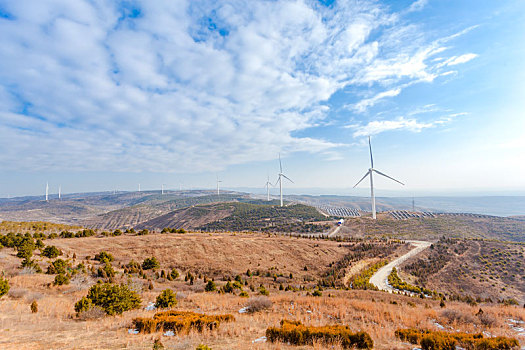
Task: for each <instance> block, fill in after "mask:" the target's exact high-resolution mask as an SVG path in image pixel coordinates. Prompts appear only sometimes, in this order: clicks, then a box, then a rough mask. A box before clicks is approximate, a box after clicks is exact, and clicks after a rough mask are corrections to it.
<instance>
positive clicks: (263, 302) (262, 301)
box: [246, 296, 273, 313]
mask: <svg viewBox="0 0 525 350" xmlns="http://www.w3.org/2000/svg"><path fill="white" fill-rule="evenodd" d="M272 305H273V303H272V301H271V300H270V299H268V298H267V297H265V296H260V297H255V298H252V299H250V300H248V303H247V304H246V307H247V310H246V311H247V312H250V313H252V312H257V311H261V310H267V309H270V308H271V307H272Z"/></svg>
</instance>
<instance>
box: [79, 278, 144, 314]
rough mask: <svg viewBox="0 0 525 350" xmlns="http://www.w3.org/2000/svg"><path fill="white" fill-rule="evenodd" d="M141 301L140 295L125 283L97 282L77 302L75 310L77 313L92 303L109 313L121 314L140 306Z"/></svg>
mask: <svg viewBox="0 0 525 350" xmlns="http://www.w3.org/2000/svg"><path fill="white" fill-rule="evenodd" d="M86 299H89V301H87V300H86ZM141 302H142V300H141V299H140V296H139V295H138V294H137V293H135V292H134V291H132V290H130V289H129V287H128V286H126V285H124V284H122V285H116V284H111V283H97V284H95V285H94V286H91V288H89V291H88V295H87V296H86V297H84V298H82V299H80V300H79V301H78V302H77V303H76V304H75V311H77V314H78V313H79V311H78V310H81V311H85V310H87V308H89V305H90V303H91V304H93V305H96V306H100V307H101V308H102V309H103V310H104V311H105V312H106V314H108V315H115V314H119V315H120V314H121V313H123V312H124V311H128V310H131V309H136V308H138V307H139V306H140V303H141Z"/></svg>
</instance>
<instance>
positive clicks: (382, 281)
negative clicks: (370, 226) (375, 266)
mask: <svg viewBox="0 0 525 350" xmlns="http://www.w3.org/2000/svg"><path fill="white" fill-rule="evenodd" d="M407 242H409V243H411V244H412V245H414V246H415V247H414V249H412V250H411V251H409V252H408V253H406V254H405V255H402V256H400V257H399V258H397V259H396V260H394V261H392V262H390V263H389V264H388V265H385V266H383V267H382V268H380V269H379V270H377V272H376V273H375V274H374V275H373V276H372V277H371V278H370V283H372V284H373V285H374V286H376V287H377V288H379V289H380V290H384V291H386V292H389V293H392V292H393V291H394V288H392V287H391V286H390V285H389V284H388V281H387V280H388V275H390V272H392V269H393V268H394V267H396V268H397V267H398V266H399V265H401V264H402V263H403V262H405V261H406V260H408V259H410V258H411V257H413V256H415V255H417V254H419V253H420V252H422V251H423V250H425V249H427V248H428V247H430V245H431V244H432V242H425V241H407Z"/></svg>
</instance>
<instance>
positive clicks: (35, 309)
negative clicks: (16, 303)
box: [30, 300, 38, 314]
mask: <svg viewBox="0 0 525 350" xmlns="http://www.w3.org/2000/svg"><path fill="white" fill-rule="evenodd" d="M30 308H31V312H32V313H34V314H36V313H37V312H38V303H37V302H36V300H33V302H32V303H31V306H30Z"/></svg>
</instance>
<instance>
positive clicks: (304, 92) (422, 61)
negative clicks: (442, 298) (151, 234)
mask: <svg viewBox="0 0 525 350" xmlns="http://www.w3.org/2000/svg"><path fill="white" fill-rule="evenodd" d="M524 23H525V2H524V1H521V0H514V1H512V0H510V1H479V0H470V1H467V0H465V1H459V2H458V1H452V0H416V1H408V0H407V1H364V0H363V1H337V0H336V1H329V0H324V1H322V0H304V1H280V0H279V1H258V0H246V1H240V0H239V1H237V0H228V1H226V0H225V1H219V2H217V1H190V0H188V1H184V0H170V1H160V0H143V1H140V0H136V1H134V0H125V1H103V0H17V1H12V0H0V149H1V151H0V197H5V196H7V195H10V196H15V195H26V194H37V193H42V191H43V189H44V187H45V183H46V181H48V182H49V184H50V187H51V190H52V191H56V188H57V187H58V185H59V184H60V185H62V188H63V191H64V192H77V191H100V190H111V189H113V188H117V189H119V190H134V189H136V188H137V186H138V183H141V185H142V188H143V189H158V188H160V184H161V183H164V184H166V187H168V188H178V187H179V184H182V186H183V187H184V188H190V187H191V188H198V187H200V188H205V187H208V188H210V187H213V186H214V183H215V177H216V174H219V176H220V178H221V179H222V180H223V186H225V187H229V188H234V187H262V186H263V185H264V183H265V181H266V176H267V174H269V175H270V176H271V180H272V181H273V180H275V178H276V174H277V172H278V161H277V156H278V154H279V152H280V153H281V156H282V159H283V165H284V171H285V173H286V174H287V175H288V176H289V177H290V178H292V179H293V180H294V181H295V184H289V185H287V186H289V188H290V189H293V188H308V187H320V188H332V189H333V188H339V189H343V190H342V191H341V193H340V194H344V195H352V194H358V193H360V192H359V190H352V189H351V187H352V186H353V185H354V183H355V182H357V180H359V178H361V176H362V175H363V174H364V172H365V171H366V169H367V168H368V167H369V156H368V153H367V152H368V148H367V137H368V136H369V135H371V136H372V145H373V148H374V159H375V166H376V168H378V169H379V170H382V171H384V172H386V173H387V174H389V175H391V176H394V177H396V178H398V179H400V180H402V181H404V182H406V184H407V185H406V187H404V188H400V187H399V185H398V184H396V183H391V182H389V181H387V180H384V181H383V180H382V179H378V180H377V181H378V187H379V188H382V189H385V190H399V191H400V194H406V195H412V193H416V192H417V191H437V192H439V191H464V190H468V191H473V192H476V191H479V193H481V192H484V193H486V192H490V191H509V190H520V191H525V177H524V176H523V174H524V173H525V83H524V82H525V65H524V62H525V45H524V44H523V42H525V25H524ZM363 187H364V188H366V184H363ZM364 188H363V189H362V190H364ZM380 194H381V193H380Z"/></svg>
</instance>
